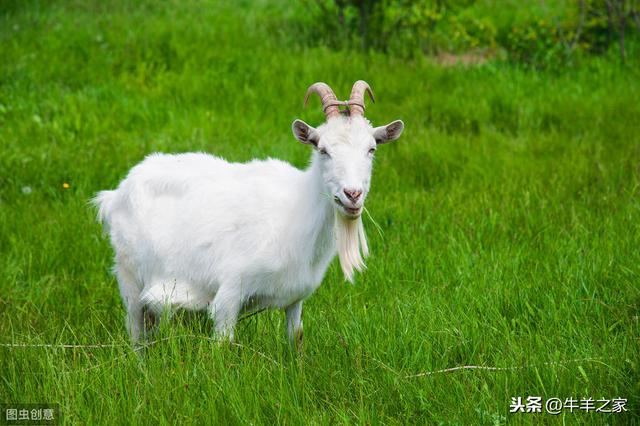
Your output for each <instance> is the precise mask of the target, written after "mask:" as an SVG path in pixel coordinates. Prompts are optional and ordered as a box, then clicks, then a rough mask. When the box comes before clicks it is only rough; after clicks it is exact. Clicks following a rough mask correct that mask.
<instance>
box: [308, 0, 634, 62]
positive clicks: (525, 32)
mask: <svg viewBox="0 0 640 426" xmlns="http://www.w3.org/2000/svg"><path fill="white" fill-rule="evenodd" d="M304 4H305V13H304V14H302V15H304V16H307V17H308V21H307V22H306V23H305V24H304V26H305V29H306V33H307V34H308V37H309V38H308V40H312V41H313V43H318V42H319V43H322V44H326V45H328V46H330V47H334V48H355V49H362V50H371V49H373V50H377V51H381V52H385V53H389V52H392V53H393V54H394V55H398V56H401V57H410V56H414V55H415V54H431V55H433V54H438V53H441V52H447V53H454V54H455V53H464V52H468V51H470V50H471V51H472V50H477V49H483V50H490V51H493V52H495V51H498V50H503V51H505V52H506V53H507V57H508V58H509V59H510V60H513V61H516V62H522V63H525V64H529V65H533V66H549V65H551V66H553V65H557V64H563V63H566V62H567V61H570V60H572V58H574V57H575V56H577V55H581V54H602V53H604V52H606V51H608V50H609V49H610V48H611V46H612V45H613V44H614V43H617V44H618V45H619V47H620V54H621V55H622V56H623V59H624V56H625V46H624V45H625V39H626V38H629V37H632V38H637V34H638V28H640V4H639V3H638V2H637V1H635V2H634V1H633V0H574V1H570V2H564V1H553V0H550V1H547V2H537V1H532V0H529V1H511V0H507V1H504V2H501V3H500V5H496V2H495V1H490V0H416V1H410V0H306V1H305V2H304Z"/></svg>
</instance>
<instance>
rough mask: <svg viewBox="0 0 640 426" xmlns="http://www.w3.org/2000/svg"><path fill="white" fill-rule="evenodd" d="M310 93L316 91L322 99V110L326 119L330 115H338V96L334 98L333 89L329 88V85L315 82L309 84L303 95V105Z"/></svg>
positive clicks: (305, 104) (305, 103)
mask: <svg viewBox="0 0 640 426" xmlns="http://www.w3.org/2000/svg"><path fill="white" fill-rule="evenodd" d="M312 93H317V94H318V95H319V96H320V99H322V111H323V112H324V115H325V116H326V117H327V120H328V119H329V118H331V117H336V116H338V115H340V108H339V107H338V105H340V102H339V101H338V98H336V95H335V94H334V93H333V90H331V87H329V85H328V84H326V83H322V82H317V83H313V84H312V85H311V86H309V88H308V89H307V94H306V95H304V106H307V101H308V100H309V95H311V94H312Z"/></svg>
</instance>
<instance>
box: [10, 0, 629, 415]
mask: <svg viewBox="0 0 640 426" xmlns="http://www.w3.org/2000/svg"><path fill="white" fill-rule="evenodd" d="M294 12H295V9H294V10H293V11H292V10H290V7H288V6H287V5H286V3H283V4H279V5H278V6H272V5H271V6H270V5H268V4H267V2H259V3H258V4H257V5H253V6H252V5H250V4H249V2H239V3H237V4H233V5H231V4H210V3H203V2H195V1H185V2H182V1H171V2H152V1H145V2H135V3H134V2H126V1H122V2H108V3H106V2H105V3H103V2H98V1H95V2H80V1H77V2H53V3H50V2H10V3H4V2H3V3H1V4H0V147H1V149H0V343H3V344H7V343H9V344H28V345H38V344H54V345H58V344H63V343H64V344H79V345H93V344H105V345H113V346H111V347H100V348H76V349H72V348H67V349H63V348H59V347H53V348H43V347H0V402H50V403H59V404H60V408H61V412H62V415H63V417H64V420H65V423H80V424H99V423H100V424H113V423H135V424H156V423H158V424H167V423H175V422H185V423H211V422H220V423H222V422H224V423H225V424H244V423H254V424H265V423H267V424H269V423H274V422H278V423H286V424H303V423H304V424H306V423H311V424H318V423H320V424H327V423H331V424H333V423H338V424H342V423H345V424H346V423H360V424H371V423H374V424H377V423H391V424H399V423H402V424H414V423H418V424H424V423H428V424H438V423H440V424H460V425H469V424H502V423H515V424H520V423H525V424H527V423H531V424H538V423H541V422H542V423H556V422H563V423H566V424H573V423H593V424H604V423H608V424H631V423H639V422H640V417H639V411H640V364H639V363H640V356H639V355H640V341H639V336H640V322H639V315H640V250H639V247H640V227H639V224H640V200H639V198H638V196H639V195H640V186H639V185H640V169H639V164H640V103H639V102H638V100H639V99H640V71H639V69H640V67H639V66H638V65H639V64H638V62H637V60H635V59H633V56H632V55H630V62H629V63H628V64H627V65H626V66H621V65H620V64H619V63H618V62H617V61H616V60H615V58H614V57H613V56H611V57H608V56H605V57H600V58H592V59H590V60H588V61H585V62H584V63H583V64H581V65H580V66H578V67H573V68H571V69H565V70H559V71H553V72H552V71H547V72H541V71H538V72H537V71H534V70H528V69H521V68H519V67H518V66H516V65H513V64H508V63H489V64H486V65H483V66H480V67H472V68H464V67H447V68H444V67H440V66H438V65H437V64H435V63H433V62H432V61H429V60H428V59H425V60H415V61H410V62H409V61H405V60H400V59H394V58H393V57H387V56H383V55H377V54H368V55H363V54H359V53H355V52H349V51H344V52H336V51H331V50H328V49H325V48H321V47H316V48H306V47H304V44H303V43H301V42H299V41H298V40H297V39H296V35H295V34H292V33H289V32H288V31H287V26H286V25H285V24H286V22H287V19H292V16H294ZM360 78H362V79H365V80H367V81H368V82H369V83H370V84H371V86H372V87H373V89H374V91H375V93H376V97H377V101H378V102H377V103H376V104H375V105H371V106H370V108H368V116H369V118H370V119H371V120H372V121H373V123H374V124H376V125H380V124H384V123H387V122H389V121H391V120H394V119H397V118H401V119H403V120H404V122H405V124H406V131H405V133H404V135H403V137H402V138H401V140H400V141H398V142H397V143H394V144H392V145H389V146H384V147H382V148H381V149H380V150H379V151H378V158H377V160H376V166H375V171H374V179H373V185H372V191H371V195H370V196H369V199H368V210H369V211H370V213H371V216H372V217H373V218H374V219H375V221H376V223H377V224H378V225H379V226H380V230H377V228H376V226H375V225H374V224H373V223H372V221H371V220H369V219H367V220H365V227H366V229H367V232H368V235H369V239H370V247H371V249H372V252H373V255H372V256H371V257H370V258H369V260H368V270H367V271H366V273H364V274H361V275H358V276H357V279H356V283H355V285H353V286H351V285H349V284H347V283H345V282H344V280H343V278H342V276H341V274H340V271H339V267H338V265H337V263H335V262H334V264H332V266H331V268H330V270H329V273H328V274H327V276H326V278H325V280H324V283H323V285H322V286H321V287H320V289H319V290H318V291H317V293H316V294H314V295H313V296H312V297H311V298H310V299H308V301H307V302H306V304H305V317H304V318H305V320H304V321H305V347H304V351H303V353H301V354H298V355H296V354H293V353H291V352H290V351H289V349H288V343H287V340H286V337H285V331H284V315H283V314H282V313H280V312H269V313H263V314H260V315H257V316H253V317H251V318H249V319H247V320H245V321H243V322H241V323H240V324H239V327H238V329H237V333H236V337H237V339H236V342H237V345H234V346H231V347H219V346H218V345H217V344H216V343H215V342H213V341H212V340H211V339H210V338H211V336H212V323H211V322H210V321H209V320H208V319H207V318H205V317H204V316H200V315H186V314H184V315H178V317H177V318H176V319H175V320H173V321H172V322H170V323H168V324H164V325H163V327H162V329H161V330H160V332H159V333H158V335H157V336H156V339H157V340H158V342H157V343H155V344H154V345H152V346H151V347H148V348H146V349H145V350H144V352H143V353H140V354H138V353H136V352H134V350H133V349H132V347H131V346H130V345H129V344H128V338H127V335H126V332H125V328H124V323H123V320H124V309H123V308H122V306H121V302H120V299H119V294H118V290H117V284H116V281H115V278H114V277H113V276H112V275H111V274H110V265H111V262H112V251H111V248H110V246H109V243H108V241H107V239H106V238H104V237H103V235H102V233H101V228H100V226H99V225H98V224H97V223H96V221H95V212H94V211H93V209H92V208H91V206H90V205H89V204H88V200H89V199H90V198H91V197H92V196H93V194H94V193H95V192H96V191H98V190H101V189H107V188H113V187H115V186H116V185H117V183H118V181H119V180H120V179H122V178H123V177H124V175H125V174H126V172H127V170H128V169H129V168H130V167H132V166H133V165H134V164H136V163H137V162H138V161H140V160H141V159H142V158H144V156H145V155H147V154H149V153H151V152H154V151H164V152H184V151H195V150H204V151H208V152H212V153H215V154H217V155H220V156H223V157H225V158H227V159H229V160H233V161H246V160H250V159H251V158H255V157H257V158H265V157H276V158H281V159H284V160H287V161H290V162H291V163H293V164H294V165H296V166H298V167H304V166H305V165H306V163H307V161H308V157H309V151H308V148H307V147H305V146H303V145H301V144H299V143H297V142H296V141H295V139H294V138H293V136H292V135H291V131H290V125H291V122H292V121H293V120H294V119H295V118H298V117H299V118H302V119H304V120H305V121H307V122H309V123H311V124H320V122H321V119H322V114H321V111H320V108H319V107H318V105H319V103H318V102H317V100H314V101H313V105H312V107H311V108H309V109H307V110H303V108H302V99H303V95H304V91H305V89H306V87H307V86H308V85H309V84H310V83H313V82H314V81H318V80H324V81H327V82H328V83H329V84H331V85H332V86H333V87H334V88H335V89H336V91H338V92H339V93H340V96H346V95H347V94H348V90H349V89H350V87H351V84H352V83H353V81H355V80H356V79H360ZM464 365H475V366H491V367H500V368H504V369H500V370H486V369H475V370H457V371H450V372H436V373H434V374H431V375H421V376H415V375H419V374H420V373H425V372H432V371H437V370H442V369H446V368H451V367H456V366H464ZM535 395H538V396H543V397H544V398H545V399H546V398H551V397H559V398H561V399H565V398H569V397H574V398H581V397H593V398H596V399H598V398H609V399H611V398H615V397H622V398H627V399H628V403H627V407H626V408H627V410H628V412H626V413H621V414H602V413H584V412H574V413H570V412H568V411H564V412H563V413H562V414H561V415H559V416H555V417H554V416H551V415H548V414H522V413H519V414H510V413H509V404H510V402H511V397H515V396H522V397H526V396H535Z"/></svg>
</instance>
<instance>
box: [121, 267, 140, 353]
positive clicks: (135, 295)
mask: <svg viewBox="0 0 640 426" xmlns="http://www.w3.org/2000/svg"><path fill="white" fill-rule="evenodd" d="M114 270H115V273H116V278H117V279H118V286H119V287H120V297H122V302H123V303H124V306H125V308H126V310H127V318H126V320H125V324H126V326H127V331H128V332H129V337H130V338H131V341H132V342H133V343H136V342H138V340H140V335H141V334H142V332H143V330H144V313H143V307H144V306H143V304H142V303H141V301H140V290H141V289H140V285H139V284H138V281H137V280H136V279H135V276H134V275H133V274H132V273H131V272H130V271H129V270H128V269H127V268H125V267H123V266H121V265H118V264H116V266H115V268H114Z"/></svg>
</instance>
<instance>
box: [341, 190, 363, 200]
mask: <svg viewBox="0 0 640 426" xmlns="http://www.w3.org/2000/svg"><path fill="white" fill-rule="evenodd" d="M342 191H343V192H344V195H346V196H347V198H348V199H349V200H351V202H353V203H355V202H356V201H358V199H359V198H360V196H361V195H362V190H360V189H343V190H342Z"/></svg>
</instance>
